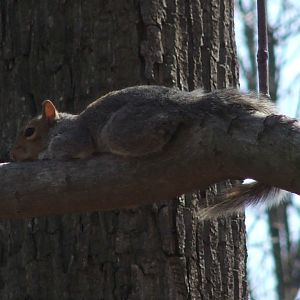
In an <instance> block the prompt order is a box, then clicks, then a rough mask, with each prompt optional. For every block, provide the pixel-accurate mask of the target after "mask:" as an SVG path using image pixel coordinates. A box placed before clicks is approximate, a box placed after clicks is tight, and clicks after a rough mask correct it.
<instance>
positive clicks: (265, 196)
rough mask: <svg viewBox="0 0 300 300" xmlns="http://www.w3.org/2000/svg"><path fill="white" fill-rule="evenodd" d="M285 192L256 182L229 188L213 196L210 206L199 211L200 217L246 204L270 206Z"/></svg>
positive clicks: (233, 210) (211, 216) (230, 211)
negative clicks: (213, 199)
mask: <svg viewBox="0 0 300 300" xmlns="http://www.w3.org/2000/svg"><path fill="white" fill-rule="evenodd" d="M286 194H287V192H286V191H283V190H280V189H279V188H276V187H271V186H268V185H265V184H261V183H258V182H253V183H248V184H242V185H240V186H236V187H233V188H230V189H229V190H228V191H226V192H224V193H221V194H219V195H217V196H216V197H215V202H216V204H214V205H213V206H211V207H206V208H203V209H201V211H200V215H199V217H200V219H202V220H206V219H214V218H217V217H221V216H226V215H230V214H233V213H237V212H241V211H243V210H244V209H245V208H246V207H247V206H252V205H258V204H265V205H266V206H268V207H270V206H273V205H276V204H279V203H280V202H281V201H282V200H284V198H285V196H286Z"/></svg>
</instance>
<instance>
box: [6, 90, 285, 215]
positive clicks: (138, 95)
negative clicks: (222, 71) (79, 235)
mask: <svg viewBox="0 0 300 300" xmlns="http://www.w3.org/2000/svg"><path fill="white" fill-rule="evenodd" d="M255 112H259V113H262V114H264V115H266V116H267V115H270V114H272V113H274V112H275V108H274V106H273V105H272V104H271V103H270V101H268V100H267V99H260V101H257V96H255V95H251V94H243V93H241V92H239V91H238V90H236V89H224V90H218V91H215V92H210V93H205V92H203V91H202V90H195V91H193V92H186V91H179V90H177V89H172V88H167V87H162V86H136V87H129V88H125V89H123V90H119V91H114V92H110V93H108V94H107V95H104V96H103V97H101V98H100V99H98V100H96V101H94V102H93V103H91V104H90V105H88V106H87V108H86V109H85V110H84V111H82V112H81V113H80V114H78V115H72V114H67V113H61V112H58V111H57V109H56V107H55V106H54V104H53V103H52V102H51V101H50V100H45V101H44V102H43V104H42V114H41V115H40V116H38V117H36V118H34V119H32V120H31V121H29V123H28V124H27V125H26V126H25V127H24V129H23V130H22V131H21V132H20V134H19V136H18V137H17V139H16V142H15V145H14V146H13V148H12V150H11V153H10V155H11V159H12V160H14V161H26V160H38V159H59V160H69V159H86V158H89V157H92V156H93V155H97V154H101V153H105V152H106V153H112V154H115V155H120V156H125V157H137V158H138V157H141V156H146V155H154V154H155V153H159V152H160V151H163V149H164V147H165V146H166V145H167V144H168V143H169V142H170V141H171V140H172V138H173V136H174V135H176V131H177V129H178V127H179V126H180V125H181V124H184V125H185V126H189V125H190V124H193V123H194V122H197V121H199V119H200V118H201V116H202V115H203V114H207V115H210V114H211V115H220V116H221V117H226V115H228V114H232V113H236V114H252V113H255ZM284 195H285V193H284V192H282V191H281V190H280V189H278V188H275V187H270V186H266V185H264V184H260V183H257V182H253V183H249V184H242V185H239V186H235V187H233V188H230V189H229V190H228V191H226V192H224V193H221V194H220V195H217V196H216V199H215V202H216V203H215V204H214V205H213V206H211V207H207V208H203V210H201V212H200V218H202V219H209V218H215V217H219V216H223V215H228V214H231V213H234V212H238V211H242V210H243V209H244V208H245V207H246V206H249V205H255V204H259V203H266V204H267V205H270V204H272V203H274V202H275V201H274V198H275V199H277V201H281V200H282V199H283V198H284Z"/></svg>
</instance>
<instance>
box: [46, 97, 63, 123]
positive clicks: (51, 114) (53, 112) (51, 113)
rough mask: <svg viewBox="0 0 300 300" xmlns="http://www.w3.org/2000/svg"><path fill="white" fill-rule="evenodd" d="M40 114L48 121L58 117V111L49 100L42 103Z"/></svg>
mask: <svg viewBox="0 0 300 300" xmlns="http://www.w3.org/2000/svg"><path fill="white" fill-rule="evenodd" d="M42 116H43V118H44V119H46V120H47V121H49V122H50V123H51V122H53V121H55V120H57V119H59V114H58V111H57V109H56V107H55V105H54V104H53V103H52V101H50V100H45V101H44V102H43V104H42Z"/></svg>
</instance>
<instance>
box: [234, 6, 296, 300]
mask: <svg viewBox="0 0 300 300" xmlns="http://www.w3.org/2000/svg"><path fill="white" fill-rule="evenodd" d="M236 6H237V11H238V15H239V16H240V17H241V21H242V22H241V34H242V37H243V40H244V42H245V49H244V50H245V51H242V52H241V53H242V54H241V56H240V59H239V61H240V65H241V70H242V78H244V79H246V81H245V84H246V86H247V89H249V90H257V66H256V55H255V54H256V40H257V38H256V37H257V32H256V18H255V16H256V5H255V1H237V2H236ZM269 11H270V12H271V14H269V24H268V28H269V30H268V36H269V70H270V95H271V99H272V100H273V101H275V102H278V100H279V98H280V95H284V96H286V95H289V97H287V101H289V103H287V104H286V106H290V107H291V108H292V107H293V103H292V98H293V95H295V92H296V95H295V96H296V97H294V98H296V99H297V98H299V97H298V96H297V95H298V90H297V88H295V86H297V83H298V80H299V76H298V75H297V72H295V73H294V74H291V72H289V80H288V81H287V80H286V77H285V75H284V72H285V68H286V67H287V66H288V65H289V64H291V63H294V62H293V59H295V58H296V57H297V55H296V54H295V53H294V54H292V53H291V52H290V51H288V48H292V47H293V44H294V45H295V44H297V42H296V39H297V38H298V36H299V33H300V24H299V4H298V3H297V2H296V1H277V3H276V5H274V3H272V4H271V3H270V5H269ZM295 108H296V107H295V106H294V109H290V110H285V112H286V113H290V114H292V115H293V116H295V111H296V109H295ZM293 110H294V112H293ZM291 206H293V201H292V198H290V199H289V201H287V202H286V203H284V204H282V205H281V206H279V207H278V208H272V209H271V210H270V211H268V212H267V223H268V228H269V234H270V237H271V239H270V240H271V249H272V250H271V255H272V257H273V259H274V275H275V280H276V292H275V293H276V296H277V299H280V300H290V299H295V296H296V294H297V290H298V289H299V281H300V269H299V267H298V265H299V255H298V254H297V252H298V249H299V234H298V237H297V238H296V239H294V237H293V229H294V228H293V227H294V226H295V222H294V225H292V226H291V220H294V221H295V218H293V216H292V214H291V213H289V208H291ZM297 213H298V212H297ZM296 223H298V224H299V217H298V220H297V221H296ZM251 227H253V225H252V226H251ZM291 227H292V228H291ZM250 232H253V235H254V234H255V230H250ZM260 234H261V231H260ZM250 239H251V237H250ZM253 239H254V240H255V237H254V238H253ZM264 242H265V239H264ZM257 246H258V244H257V243H256V244H255V247H257ZM263 248H264V249H265V248H266V247H265V246H263V245H260V251H261V252H264V249H263ZM266 255H267V254H265V255H264V257H265V256H266ZM250 259H251V257H250ZM264 261H265V259H264ZM256 271H257V270H255V271H254V272H256ZM250 273H251V271H250ZM253 277H254V278H255V281H254V282H251V281H250V290H251V296H252V298H253V299H257V300H258V299H265V297H266V296H267V295H268V297H270V291H265V293H266V294H260V293H259V292H257V291H256V288H255V287H254V286H256V287H257V286H258V282H260V281H258V280H257V275H256V274H253ZM268 280H270V275H267V274H265V276H264V279H262V281H261V282H264V286H266V284H265V281H268Z"/></svg>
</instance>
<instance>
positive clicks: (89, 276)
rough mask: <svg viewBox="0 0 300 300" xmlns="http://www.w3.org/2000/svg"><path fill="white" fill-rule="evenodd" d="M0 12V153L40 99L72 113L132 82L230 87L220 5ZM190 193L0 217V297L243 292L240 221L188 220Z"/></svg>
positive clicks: (226, 8)
mask: <svg viewBox="0 0 300 300" xmlns="http://www.w3.org/2000/svg"><path fill="white" fill-rule="evenodd" d="M0 19H1V21H0V24H1V25H0V26H1V30H0V40H1V47H0V51H1V52H0V80H1V89H0V96H1V102H0V128H1V131H0V151H1V159H2V160H4V159H5V158H7V153H8V150H9V148H10V145H11V144H12V141H13V139H14V136H15V134H16V132H17V129H18V128H20V125H21V123H23V122H24V120H25V119H28V117H29V116H30V115H34V114H35V113H36V111H38V110H39V107H40V103H41V101H42V100H43V99H45V98H52V99H54V100H56V103H57V104H58V107H59V109H60V110H62V111H64V110H67V111H70V112H78V111H81V110H82V109H83V108H84V107H85V106H86V104H87V103H88V102H89V101H92V100H93V99H95V98H96V97H98V96H100V95H102V94H105V93H106V92H107V91H109V90H116V89H119V88H121V87H125V86H131V85H136V84H141V83H156V84H163V85H167V86H174V85H176V86H179V87H181V88H182V89H192V88H194V87H199V86H200V85H204V87H205V88H206V89H214V88H216V87H218V88H222V87H226V86H228V85H234V86H235V85H236V84H237V64H236V52H235V44H234V35H233V2H232V1H214V0H213V1H185V0H179V1H173V0H167V1H163V0H161V1H106V0H105V1H99V0H97V1H96V0H93V1H89V2H82V1H56V0H54V1H41V2H36V1H17V2H16V1H5V0H4V1H1V3H0ZM179 161H180V160H179ZM102 162H103V161H101V159H100V161H99V163H100V164H101V163H102ZM78 163H79V164H81V162H78ZM46 164H47V163H46ZM25 165H26V164H24V166H25ZM6 167H8V168H10V166H1V170H3V169H2V168H6ZM28 168H30V164H28ZM57 180H59V179H58V178H56V180H55V181H57ZM91 181H92V180H91ZM111 192H113V191H111ZM213 192H214V189H213V188H211V189H210V191H209V192H207V194H208V195H210V194H211V193H213ZM201 195H202V197H205V195H206V194H205V192H202V193H201ZM116 197H119V196H116ZM208 198H211V197H208ZM199 199H201V197H200V193H195V194H192V195H186V196H182V197H181V198H180V199H179V200H178V201H171V202H168V201H167V200H165V203H164V204H159V205H158V204H157V205H152V206H147V207H144V208H141V209H131V210H129V211H114V212H103V213H92V214H82V215H65V216H63V217H51V218H33V219H30V220H26V221H18V220H15V221H3V222H2V223H1V227H0V251H1V256H0V298H1V299H75V300H76V299H91V300H92V299H245V298H246V293H247V290H246V283H245V236H244V233H245V227H244V222H243V217H237V218H233V219H230V218H228V219H222V220H220V221H219V222H206V223H199V222H198V220H197V212H198V209H199ZM58 200H59V199H55V202H58ZM69 205H72V204H70V203H69Z"/></svg>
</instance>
